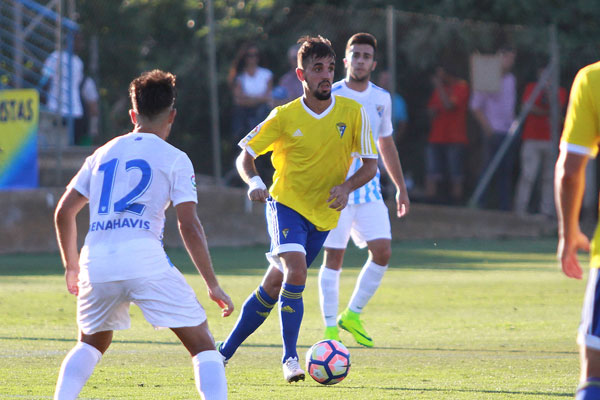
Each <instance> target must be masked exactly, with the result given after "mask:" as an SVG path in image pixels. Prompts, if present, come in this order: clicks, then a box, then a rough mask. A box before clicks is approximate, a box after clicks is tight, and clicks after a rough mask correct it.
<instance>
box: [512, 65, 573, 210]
mask: <svg viewBox="0 0 600 400" xmlns="http://www.w3.org/2000/svg"><path fill="white" fill-rule="evenodd" d="M542 72H543V68H539V69H538V77H539V76H541V73H542ZM535 85H536V82H530V83H528V84H527V85H526V86H525V91H524V93H523V99H522V103H525V102H526V101H527V100H528V99H529V98H530V97H531V94H532V92H533V89H534V88H535ZM566 101H567V91H566V90H565V88H562V87H561V88H559V91H558V104H559V105H560V108H561V113H562V111H563V110H564V108H565V105H566ZM549 111H550V93H549V87H548V85H546V87H544V89H542V91H541V92H540V94H539V95H538V97H537V98H536V99H535V102H534V104H533V107H532V108H531V112H530V113H529V115H528V116H527V119H526V120H525V124H524V126H523V132H522V145H521V172H520V175H519V181H518V183H517V193H516V196H515V212H516V213H517V214H520V215H524V214H526V213H527V210H528V207H529V201H530V199H531V192H532V191H533V187H534V185H535V181H536V178H537V175H538V173H539V172H540V168H541V169H542V171H541V179H542V182H541V183H542V185H541V195H540V203H539V212H540V213H541V214H543V215H546V216H548V217H553V216H554V196H553V182H554V161H555V157H554V156H553V154H552V143H551V141H550V118H549ZM553 157H554V158H553Z"/></svg>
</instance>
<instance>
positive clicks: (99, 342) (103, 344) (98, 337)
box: [79, 331, 113, 354]
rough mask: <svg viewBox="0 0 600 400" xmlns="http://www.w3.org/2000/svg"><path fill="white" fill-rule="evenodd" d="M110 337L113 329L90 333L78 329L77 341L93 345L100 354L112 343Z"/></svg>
mask: <svg viewBox="0 0 600 400" xmlns="http://www.w3.org/2000/svg"><path fill="white" fill-rule="evenodd" d="M112 337H113V331H102V332H96V333H92V334H90V335H86V334H85V333H83V332H81V331H79V341H80V342H83V343H85V344H89V345H90V346H92V347H95V348H96V349H97V350H98V351H99V352H100V353H102V354H104V352H105V351H106V350H107V349H108V347H109V346H110V344H111V343H112Z"/></svg>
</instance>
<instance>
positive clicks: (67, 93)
mask: <svg viewBox="0 0 600 400" xmlns="http://www.w3.org/2000/svg"><path fill="white" fill-rule="evenodd" d="M73 40H74V42H73V53H69V52H68V51H67V50H66V49H64V48H63V49H62V50H61V51H60V52H59V51H57V50H55V51H53V52H52V53H50V55H49V56H48V58H47V59H46V61H45V62H44V68H43V70H42V79H41V81H40V86H41V88H42V89H43V90H42V91H44V90H45V89H47V90H48V92H47V93H48V94H47V96H46V107H47V108H48V110H50V111H51V112H59V113H60V115H61V116H62V117H63V124H65V125H66V123H67V121H66V119H65V117H72V118H73V119H74V124H75V127H76V129H75V130H74V137H73V138H69V140H68V143H70V144H73V143H75V144H77V143H78V142H79V141H80V138H81V137H82V136H83V134H84V132H83V131H81V130H78V129H77V127H78V126H79V127H80V126H81V125H80V124H81V123H80V122H79V120H81V119H82V118H83V105H82V103H81V96H80V86H81V84H82V82H83V61H81V58H79V56H78V54H79V53H80V52H81V51H82V50H83V46H84V41H83V36H82V35H81V34H80V33H77V34H75V37H74V39H73ZM59 60H60V63H61V65H60V68H61V75H62V78H61V79H60V81H61V84H60V85H61V89H60V90H61V92H59V79H58V76H57V74H58V69H59V68H58V67H59ZM59 97H60V99H59ZM59 102H60V110H59Z"/></svg>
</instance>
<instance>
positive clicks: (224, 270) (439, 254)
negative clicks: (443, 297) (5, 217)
mask: <svg viewBox="0 0 600 400" xmlns="http://www.w3.org/2000/svg"><path fill="white" fill-rule="evenodd" d="M267 250H268V246H262V245H261V246H245V247H237V248H234V247H214V248H211V249H210V251H211V255H212V259H213V264H214V267H215V270H216V271H217V274H218V275H224V276H227V275H259V276H260V275H263V274H264V272H265V271H266V267H267V261H266V259H265V252H266V251H267ZM554 251H555V240H554V239H537V240H525V239H524V240H516V239H511V240H502V239H495V240H485V239H470V240H466V239H461V240H415V241H403V242H393V245H392V259H391V260H390V265H391V266H392V267H393V268H407V269H417V270H418V269H422V270H463V271H492V270H497V271H515V270H520V271H534V270H535V271H539V270H540V269H547V270H555V269H556V267H555V265H556V262H555V261H554V256H553V254H554ZM167 254H168V255H169V257H170V259H171V261H172V262H173V264H175V265H176V266H177V267H178V268H179V269H180V270H181V272H183V273H192V274H193V273H197V272H196V269H195V267H194V266H193V264H192V262H191V261H190V258H189V256H188V255H187V253H186V251H185V250H184V249H167ZM366 257H367V253H366V251H364V250H360V249H357V248H356V247H355V246H353V245H349V246H348V249H347V251H346V255H345V260H344V268H348V269H352V268H361V267H362V265H363V264H364V262H365V259H366ZM321 260H322V255H319V256H318V257H317V258H316V259H315V262H314V263H313V265H312V269H318V268H319V265H320V263H321ZM62 274H63V268H62V264H61V261H60V256H59V255H58V253H36V254H9V255H0V276H29V275H39V276H46V275H62Z"/></svg>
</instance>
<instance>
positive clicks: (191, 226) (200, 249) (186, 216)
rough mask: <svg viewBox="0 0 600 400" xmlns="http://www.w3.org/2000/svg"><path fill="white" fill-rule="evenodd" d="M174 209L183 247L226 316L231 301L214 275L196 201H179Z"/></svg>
mask: <svg viewBox="0 0 600 400" xmlns="http://www.w3.org/2000/svg"><path fill="white" fill-rule="evenodd" d="M175 210H176V211H177V223H178V226H179V232H180V233H181V238H182V239H183V243H184V244H185V248H186V250H187V252H188V253H189V255H190V257H191V258H192V261H193V262H194V265H195V266H196V269H197V270H198V272H199V273H200V275H201V276H202V278H203V279H204V282H205V283H206V286H207V288H208V295H209V297H210V298H211V299H212V300H213V301H214V302H216V303H217V304H218V305H219V307H221V309H222V310H223V313H222V315H223V316H224V317H227V316H229V315H230V314H231V313H232V312H233V302H232V301H231V298H230V297H229V295H227V293H225V291H223V289H221V286H220V285H219V281H218V280H217V277H216V275H215V271H214V269H213V266H212V262H211V260H210V254H209V252H208V245H207V243H206V236H205V234H204V228H203V227H202V223H200V219H199V218H198V214H197V212H196V203H194V202H192V201H187V202H183V203H179V204H177V205H176V206H175Z"/></svg>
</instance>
